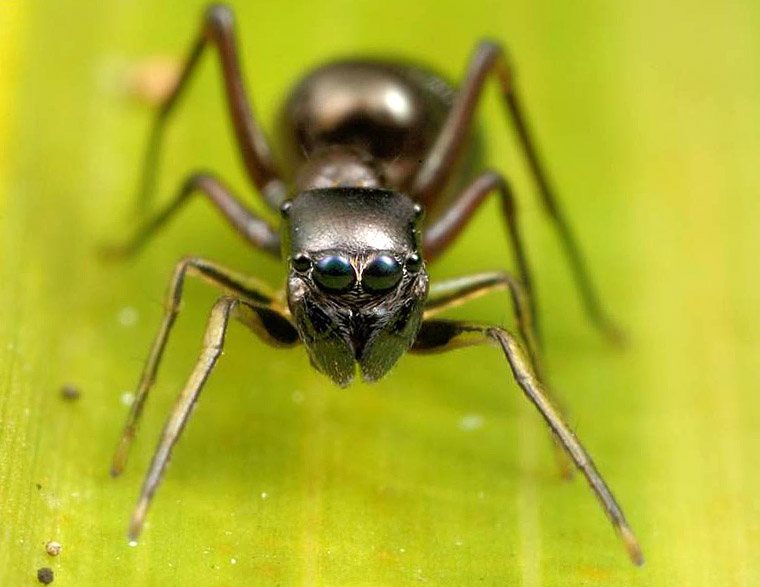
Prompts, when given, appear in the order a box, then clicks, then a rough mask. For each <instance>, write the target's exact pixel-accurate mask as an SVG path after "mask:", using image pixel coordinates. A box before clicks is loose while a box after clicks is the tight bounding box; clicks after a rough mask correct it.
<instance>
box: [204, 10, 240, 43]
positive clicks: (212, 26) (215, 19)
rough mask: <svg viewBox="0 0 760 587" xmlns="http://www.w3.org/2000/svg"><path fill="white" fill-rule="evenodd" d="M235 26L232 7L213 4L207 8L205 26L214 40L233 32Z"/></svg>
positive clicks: (207, 32)
mask: <svg viewBox="0 0 760 587" xmlns="http://www.w3.org/2000/svg"><path fill="white" fill-rule="evenodd" d="M234 26H235V16H234V14H233V13H232V9H231V8H230V7H229V6H226V5H224V4H211V5H210V6H209V7H208V8H207V9H206V14H205V16H204V28H205V31H206V34H207V35H209V36H210V37H211V38H212V39H213V40H217V39H218V38H219V37H221V36H223V35H225V34H229V33H231V32H232V30H233V28H234Z"/></svg>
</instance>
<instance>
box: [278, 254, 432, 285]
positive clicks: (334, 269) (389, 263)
mask: <svg viewBox="0 0 760 587" xmlns="http://www.w3.org/2000/svg"><path fill="white" fill-rule="evenodd" d="M406 265H407V269H409V270H410V271H418V270H419V268H420V266H421V265H422V259H421V258H420V257H419V255H417V254H412V255H411V256H410V257H409V259H407V263H406ZM310 267H312V262H311V259H309V258H308V257H307V256H306V255H297V256H295V257H294V258H293V268H294V269H295V270H296V271H307V270H308V269H309V268H310ZM403 274H404V270H403V267H402V266H401V263H399V262H398V261H397V260H396V259H395V257H392V256H391V255H378V256H377V257H375V258H374V259H372V260H371V261H370V262H369V263H367V265H366V266H365V267H364V271H362V287H364V289H365V290H367V291H370V292H373V293H379V292H384V291H388V290H390V289H393V288H394V287H396V285H398V282H399V281H401V277H402V276H403ZM311 277H312V279H313V280H314V282H315V283H316V284H317V285H318V286H319V287H320V288H321V289H323V290H325V291H329V292H342V291H347V290H349V289H351V288H352V287H353V286H354V284H355V283H356V273H355V272H354V268H353V266H352V265H351V262H350V261H349V260H348V259H346V258H345V257H341V256H339V255H329V256H327V257H323V258H321V259H320V260H319V261H317V262H315V263H314V264H313V269H312V272H311Z"/></svg>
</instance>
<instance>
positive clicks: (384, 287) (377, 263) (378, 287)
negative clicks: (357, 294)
mask: <svg viewBox="0 0 760 587" xmlns="http://www.w3.org/2000/svg"><path fill="white" fill-rule="evenodd" d="M402 275H403V270H402V268H401V264H400V263H399V262H398V261H396V259H394V258H393V257H391V256H390V255H378V256H377V257H375V258H374V259H372V261H370V262H369V263H368V264H367V266H366V267H365V268H364V271H362V286H363V287H364V289H365V290H367V291H371V292H376V293H378V292H383V291H388V290H390V289H393V288H394V287H396V285H397V284H398V282H399V281H400V280H401V276H402Z"/></svg>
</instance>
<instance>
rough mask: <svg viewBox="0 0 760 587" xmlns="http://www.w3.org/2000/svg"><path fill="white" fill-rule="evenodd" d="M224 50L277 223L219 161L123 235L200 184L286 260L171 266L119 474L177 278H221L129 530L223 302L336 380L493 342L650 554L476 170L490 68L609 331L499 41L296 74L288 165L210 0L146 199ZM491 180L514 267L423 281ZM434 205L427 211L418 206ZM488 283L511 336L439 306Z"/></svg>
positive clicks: (144, 504) (187, 402) (226, 22)
mask: <svg viewBox="0 0 760 587" xmlns="http://www.w3.org/2000/svg"><path fill="white" fill-rule="evenodd" d="M208 46H210V47H213V48H215V49H216V52H217V55H218V57H219V59H220V61H221V67H222V72H223V79H224V86H225V90H226V97H227V102H228V107H229V112H230V114H231V117H232V123H233V127H234V130H235V135H236V139H237V143H238V147H239V149H240V153H241V156H242V160H243V164H244V165H245V168H246V170H247V172H248V175H249V176H250V179H251V181H252V183H253V185H254V187H255V188H256V191H257V192H258V193H259V194H261V196H263V198H264V200H265V202H266V203H267V205H268V206H269V207H270V208H271V209H272V210H274V211H276V212H277V214H279V215H281V219H282V221H281V226H280V227H279V229H275V228H273V227H272V226H270V224H269V222H267V221H266V220H265V219H263V218H262V217H260V216H258V215H257V214H255V213H253V212H252V211H250V210H249V209H248V208H247V207H246V206H245V205H244V204H242V203H241V202H240V201H239V200H238V198H236V197H235V196H234V195H233V194H232V193H231V191H230V190H229V188H227V187H226V186H225V185H224V184H223V183H222V182H221V181H220V180H219V179H217V178H216V177H215V176H213V175H211V174H209V173H195V174H193V175H190V176H189V178H188V179H187V181H186V182H185V183H184V185H183V186H182V187H181V189H180V190H179V191H178V193H177V194H176V196H175V198H174V199H173V200H172V201H171V203H170V204H169V205H168V206H167V207H166V208H165V209H164V210H163V211H161V212H160V213H158V214H156V215H155V216H153V217H152V218H151V219H149V220H148V221H146V222H145V223H144V224H143V225H142V226H141V227H140V228H139V229H138V231H137V233H136V234H135V236H134V237H133V239H132V240H130V242H129V243H128V244H127V245H126V246H124V247H122V248H120V251H121V252H122V253H125V254H129V253H134V252H135V251H137V250H138V249H139V248H140V246H141V245H142V244H144V243H145V242H146V241H147V240H148V239H149V238H150V237H151V236H153V234H154V233H155V232H156V231H157V230H158V229H159V228H160V227H161V226H162V225H163V224H164V223H165V221H167V220H168V219H169V218H170V217H171V216H172V215H173V214H174V212H176V211H177V210H178V209H179V208H180V207H181V206H182V205H183V203H184V202H185V201H186V200H187V199H188V198H189V197H190V196H191V195H192V194H196V193H197V194H200V195H202V196H204V197H206V198H208V200H209V201H210V202H211V203H212V204H213V205H214V206H215V207H216V208H217V210H218V211H219V212H220V213H221V214H222V216H223V217H224V218H225V219H226V220H227V221H228V222H229V223H230V224H231V225H232V227H233V228H234V229H235V230H236V231H237V232H238V233H239V234H240V235H241V236H242V237H243V238H244V239H245V240H246V241H247V242H248V243H249V244H250V245H252V246H253V247H255V248H257V249H259V250H261V251H263V252H264V253H267V254H269V255H272V256H274V257H278V258H282V259H283V261H284V262H285V263H286V266H287V271H288V276H287V283H286V288H285V292H284V293H279V294H278V293H276V292H273V291H271V290H270V289H269V288H268V287H267V286H265V285H263V284H262V283H260V282H259V281H258V280H256V279H254V278H251V277H248V276H245V275H241V274H239V273H236V272H234V271H231V270H229V269H227V268H225V267H223V266H221V265H219V264H217V263H214V262H211V261H208V260H205V259H200V258H196V257H189V258H185V259H183V260H182V261H181V262H180V263H179V264H178V265H177V266H176V268H175V270H174V274H173V277H172V279H171V282H170V284H169V289H168V292H167V296H166V309H165V316H164V320H163V323H162V325H161V328H160V330H159V333H158V335H157V337H156V339H155V341H154V343H153V346H152V348H151V351H150V354H149V356H148V358H147V361H146V364H145V367H144V370H143V373H142V377H141V379H140V382H139V386H138V389H137V394H136V399H135V402H134V403H133V405H132V408H131V412H130V414H129V418H128V421H127V424H126V427H125V429H124V433H123V436H122V438H121V442H120V444H119V446H118V449H117V452H116V455H115V458H114V463H113V466H112V473H113V474H114V475H118V474H119V473H121V471H122V470H123V468H124V465H125V462H126V458H127V453H128V451H129V447H130V445H131V443H132V439H133V438H134V435H135V432H136V427H137V423H138V420H139V417H140V414H141V412H142V409H143V406H144V404H145V400H146V399H147V396H148V392H149V390H150V388H151V386H152V384H153V381H154V379H155V376H156V371H157V368H158V364H159V362H160V359H161V355H162V353H163V350H164V347H165V345H166V341H167V338H168V336H169V333H170V331H171V328H172V325H173V324H174V321H175V318H176V316H177V313H178V311H179V308H180V300H181V297H182V289H183V284H184V280H185V277H186V276H188V275H194V276H199V277H201V278H202V279H204V280H205V281H207V282H209V283H211V284H213V285H215V286H217V287H218V288H219V289H221V290H223V291H224V292H225V294H226V295H224V296H223V297H221V298H219V300H218V301H217V302H216V304H215V305H214V307H213V309H212V310H211V315H210V318H209V322H208V326H207V329H206V334H205V338H204V343H203V348H202V351H201V354H200V357H199V359H198V362H197V364H196V366H195V368H194V370H193V372H192V374H191V375H190V378H189V380H188V382H187V384H186V385H185V387H184V389H183V390H182V392H181V393H180V395H179V397H178V399H177V402H176V404H175V406H174V408H173V410H172V412H171V414H170V416H169V420H168V422H167V424H166V427H165V428H164V431H163V435H162V437H161V439H160V442H159V445H158V448H157V449H156V452H155V455H154V458H153V462H152V464H151V467H150V470H149V472H148V474H147V477H146V480H145V484H144V486H143V489H142V492H141V495H140V498H139V501H138V504H137V507H136V510H135V512H134V515H133V518H132V523H131V526H130V531H129V534H130V537H131V539H132V540H135V539H136V538H137V536H138V534H139V532H140V530H141V528H142V525H143V521H144V519H145V514H146V512H147V509H148V506H149V503H150V501H151V498H152V497H153V494H154V492H155V491H156V488H157V487H158V485H159V483H160V480H161V477H162V475H163V472H164V469H165V467H166V464H167V462H168V461H169V457H170V455H171V451H172V447H173V446H174V444H175V442H176V441H177V439H178V437H179V435H180V433H181V431H182V428H183V427H184V425H185V424H186V422H187V420H188V418H189V415H190V413H191V410H192V407H193V405H194V404H195V402H196V400H197V398H198V395H199V393H200V391H201V388H202V386H203V384H204V383H205V382H206V379H207V378H208V376H209V374H210V372H211V370H212V368H213V367H214V364H215V363H216V360H217V358H218V357H219V355H220V353H221V350H222V346H223V343H224V336H225V331H226V328H227V325H228V321H229V320H230V318H232V319H235V320H238V321H240V322H242V323H243V324H245V325H246V326H248V327H249V328H250V329H251V330H252V331H253V332H254V333H255V334H256V335H258V336H259V337H260V338H261V339H262V340H263V341H264V342H267V343H269V344H271V345H274V346H276V347H292V346H296V345H298V344H303V345H304V347H305V348H306V351H307V353H308V355H309V358H310V360H311V363H312V365H313V366H314V367H315V368H316V369H317V370H319V371H321V372H322V373H324V374H325V375H326V376H328V377H329V378H330V379H332V380H333V381H334V382H335V383H336V384H338V385H340V386H346V385H348V384H349V383H350V382H351V381H352V379H353V377H354V374H355V371H356V369H357V366H358V369H359V370H360V372H361V376H362V377H363V379H365V380H366V381H375V380H377V379H379V378H381V377H382V376H383V375H385V374H386V373H387V372H388V371H389V370H390V369H391V368H392V367H393V365H394V364H395V363H396V362H397V361H398V359H399V358H400V357H401V356H402V355H403V354H404V353H406V352H412V353H432V352H443V351H448V350H450V349H454V348H458V347H462V346H467V345H479V344H483V343H495V344H496V345H497V346H498V347H500V348H501V350H502V351H503V353H504V356H505V358H506V360H507V362H508V364H509V367H510V369H511V371H512V373H513V375H514V377H515V379H516V381H517V383H518V384H519V386H520V387H521V388H522V390H523V392H524V393H525V395H526V396H527V397H528V399H529V400H530V401H531V402H532V403H533V404H534V405H535V406H536V408H537V409H538V410H539V412H540V413H541V415H542V416H543V418H544V419H545V421H546V423H547V424H548V425H549V427H550V429H551V430H552V432H553V433H554V436H555V439H556V441H557V444H558V446H561V447H562V448H564V450H565V451H566V453H567V455H569V457H570V458H571V459H572V460H573V461H574V463H575V464H576V465H577V467H578V468H579V469H580V470H581V471H582V473H583V474H584V475H585V476H586V478H587V480H588V482H589V483H590V485H591V488H592V490H593V491H594V493H595V494H596V496H597V497H598V498H599V500H600V502H601V504H602V506H603V507H604V509H605V511H606V513H607V515H608V516H609V518H610V519H611V521H612V523H613V525H614V527H615V528H616V530H617V531H618V533H619V534H620V536H621V537H622V539H623V541H624V543H625V545H626V547H627V549H628V552H629V554H630V556H631V558H632V560H633V561H634V562H636V563H640V562H641V561H642V555H641V551H640V549H639V546H638V543H637V541H636V538H635V537H634V535H633V532H632V531H631V529H630V528H629V526H628V524H627V522H626V520H625V518H624V516H623V513H622V511H621V510H620V507H619V506H618V505H617V503H616V501H615V499H614V497H613V496H612V494H611V492H610V491H609V489H608V488H607V485H606V484H605V482H604V481H603V479H602V477H601V476H600V475H599V473H598V472H597V470H596V468H595V467H594V464H593V462H592V461H591V458H590V457H589V456H588V454H587V453H586V451H585V450H584V448H583V447H582V446H581V444H580V442H579V441H578V440H577V439H576V437H575V435H574V434H573V432H572V431H571V429H570V428H569V426H568V425H567V424H566V422H565V420H564V418H563V416H562V414H561V412H560V410H559V409H557V408H556V407H554V405H553V403H552V401H551V399H550V397H549V394H548V392H547V389H546V386H545V385H544V384H543V383H542V376H541V370H540V364H539V360H538V350H537V341H536V335H535V329H534V324H535V303H534V299H533V295H532V287H531V281H530V277H529V273H528V267H527V264H526V258H525V255H524V253H523V248H522V242H521V239H520V234H519V231H518V226H517V220H516V213H515V203H514V200H513V198H512V194H511V192H510V188H509V185H508V183H507V181H506V180H505V179H504V177H503V176H502V175H501V174H499V173H498V172H494V171H486V172H481V173H479V174H474V173H473V172H472V168H473V164H474V162H476V161H475V159H476V158H475V157H474V156H473V155H474V153H476V149H475V146H476V145H475V140H476V137H475V135H474V133H473V131H472V128H471V127H472V126H473V125H472V117H473V114H474V112H475V108H476V105H477V102H478V99H479V96H480V94H481V91H482V88H483V86H484V83H485V82H486V81H487V80H489V79H491V78H493V79H495V81H497V82H498V85H499V88H500V90H501V95H502V98H503V102H504V106H505V109H506V112H507V114H508V116H509V117H510V118H511V120H512V122H513V123H514V125H515V127H516V130H517V135H518V138H519V142H520V145H521V147H522V149H523V151H524V153H525V155H526V158H527V162H528V164H529V166H530V168H531V171H532V173H533V175H534V177H535V179H536V181H537V184H538V188H539V193H540V194H541V196H542V200H543V204H544V205H545V208H546V210H547V212H548V213H549V216H550V218H551V220H552V222H553V223H554V224H555V226H556V227H557V230H558V232H559V236H560V238H561V240H562V243H563V246H564V247H565V250H566V252H567V254H568V258H569V261H570V264H571V266H572V268H573V270H574V275H575V278H576V281H577V283H578V285H579V288H580V292H581V294H582V296H583V299H584V301H585V305H586V309H587V311H588V314H589V316H590V318H591V319H592V321H593V322H594V323H595V324H596V325H597V326H598V327H599V328H600V329H601V330H602V331H603V332H605V333H607V334H609V335H611V336H614V329H613V328H612V327H611V325H610V324H609V322H608V321H607V320H606V319H605V317H604V314H603V313H602V312H601V310H600V306H599V304H598V302H597V298H596V296H595V293H594V290H593V288H592V287H591V284H590V280H589V279H588V277H587V273H586V270H585V268H584V265H583V263H582V261H581V256H580V254H579V252H578V249H577V247H576V245H575V242H574V240H573V238H572V236H571V233H570V230H569V228H568V224H567V223H566V221H565V219H564V216H563V215H562V214H561V212H560V209H559V207H558V205H557V200H556V198H555V196H554V195H553V192H552V190H551V187H550V185H549V182H548V181H547V178H546V174H545V173H544V171H543V169H542V167H541V164H540V162H539V158H538V156H537V154H536V150H535V148H534V144H533V141H532V139H531V135H530V133H529V131H528V128H527V126H526V123H525V119H524V116H523V113H522V109H521V106H520V103H519V102H518V98H517V94H516V92H515V82H514V75H513V70H512V68H511V67H510V64H509V62H508V60H507V58H506V56H505V53H504V51H503V50H502V48H501V47H500V46H499V45H498V44H496V43H493V42H488V41H486V42H481V43H480V44H479V45H478V46H477V48H476V50H475V53H474V55H473V57H472V60H471V62H470V64H469V66H468V68H467V71H466V75H465V79H464V81H463V82H462V84H461V85H460V86H459V87H458V88H455V87H453V86H452V85H451V84H449V83H448V82H447V81H446V80H444V79H443V78H442V77H440V76H439V75H436V74H435V73H433V72H431V71H430V70H428V69H426V68H424V67H420V66H417V65H413V64H410V63H397V62H390V61H383V60H372V59H350V60H343V61H336V62H332V63H328V64H326V65H324V66H322V67H320V68H318V69H315V70H313V71H312V72H311V73H309V74H308V75H307V76H306V77H304V78H303V79H302V81H301V82H300V83H299V84H298V85H297V86H296V87H295V89H294V90H293V91H292V92H291V94H290V97H289V99H288V100H287V102H286V103H285V106H284V108H283V110H282V117H281V120H280V128H281V130H282V139H283V141H282V142H283V144H284V145H285V149H284V150H285V151H287V153H286V163H287V166H285V167H280V164H279V163H278V162H276V161H275V157H274V155H273V153H272V151H271V150H270V147H269V144H268V141H267V139H266V137H265V136H264V134H263V132H262V130H261V129H260V127H259V125H258V123H257V122H256V119H255V118H254V116H253V113H252V110H251V106H250V102H249V100H248V97H247V95H246V91H245V87H244V84H243V80H242V74H241V68H240V63H239V58H238V53H237V48H236V42H235V34H234V22H233V16H232V13H231V11H230V9H229V8H227V7H225V6H222V5H212V6H210V7H209V8H208V9H207V10H206V12H205V14H204V17H203V21H202V26H201V31H200V34H199V35H198V38H197V39H196V41H195V42H194V44H193V46H192V49H191V52H190V55H189V57H188V59H187V61H186V63H185V65H184V68H183V70H182V73H181V76H180V78H179V81H178V82H177V84H176V86H175V87H174V89H173V90H172V92H171V93H170V95H169V96H168V97H167V98H166V100H165V101H164V103H163V105H162V106H161V108H160V110H159V112H158V116H157V119H156V121H155V123H154V126H153V132H152V134H151V137H150V141H149V146H148V151H147V156H146V161H145V167H144V175H143V183H142V188H141V197H140V200H141V202H142V204H143V205H147V204H148V200H149V198H150V196H151V194H152V191H153V183H154V178H155V175H156V171H157V167H158V155H159V151H160V145H161V142H162V138H163V133H164V129H165V126H166V122H167V120H168V119H169V116H170V115H171V113H172V112H173V111H174V110H175V106H176V104H177V102H178V99H179V97H180V96H181V94H182V92H183V90H184V89H185V87H186V86H187V82H188V81H189V79H190V78H191V76H192V74H193V72H194V70H195V69H196V65H197V63H198V61H199V59H200V57H201V55H202V53H203V52H204V49H205V48H206V47H208ZM491 193H496V194H498V196H499V198H500V200H501V204H502V210H503V215H504V219H505V223H506V228H507V234H508V236H509V239H510V242H511V245H512V249H513V252H514V257H515V263H516V266H517V277H513V276H512V275H511V274H510V273H506V272H502V271H499V272H492V273H484V274H478V275H473V276H469V277H463V278H459V279H453V280H449V281H446V282H443V283H440V284H433V285H431V284H429V279H428V273H427V266H428V264H430V263H431V262H433V261H434V260H435V259H436V258H437V257H438V256H439V255H440V253H441V252H442V251H443V250H444V249H446V247H447V246H448V245H449V244H450V243H451V242H452V241H453V240H454V239H455V238H456V237H457V235H458V234H459V233H460V232H461V230H462V229H463V228H464V226H465V225H466V224H467V221H468V220H469V219H470V217H471V216H472V214H473V213H474V211H475V210H476V209H477V208H478V206H479V205H480V203H481V202H483V200H484V199H485V198H486V196H488V195H489V194H491ZM423 211H424V213H423ZM496 289H506V290H508V291H509V293H510V297H511V301H512V304H513V306H514V310H515V315H516V318H517V325H518V328H519V337H518V336H516V335H513V334H512V333H510V332H509V331H508V330H506V329H505V328H502V327H501V326H498V325H487V324H485V325H484V324H477V323H470V322H461V321H452V320H443V319H438V318H434V317H433V316H434V315H436V314H438V313H439V312H440V311H442V310H444V309H446V308H449V307H451V306H453V305H456V304H459V303H462V302H464V301H466V300H468V299H470V298H472V297H475V296H479V295H482V294H484V293H487V292H489V291H493V290H496Z"/></svg>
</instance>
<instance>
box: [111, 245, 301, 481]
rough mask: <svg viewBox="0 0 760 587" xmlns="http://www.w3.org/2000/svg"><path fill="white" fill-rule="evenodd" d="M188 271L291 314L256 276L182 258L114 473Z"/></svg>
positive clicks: (130, 435)
mask: <svg viewBox="0 0 760 587" xmlns="http://www.w3.org/2000/svg"><path fill="white" fill-rule="evenodd" d="M187 275H194V276H198V277H201V278H202V279H203V280H205V281H207V282H209V283H211V284H212V285H214V286H216V287H218V288H220V289H222V290H224V291H226V292H228V293H231V294H233V295H235V296H237V297H238V298H240V299H242V300H245V301H246V302H248V303H251V304H255V305H257V306H262V307H268V308H271V309H272V310H275V311H279V312H280V313H281V314H283V315H287V311H286V310H285V308H284V307H283V306H281V305H280V303H279V302H278V301H277V300H276V299H275V297H274V294H272V293H271V292H269V291H268V288H267V287H266V286H264V285H262V284H261V283H260V282H259V281H258V280H256V279H255V278H252V277H248V276H245V275H241V274H239V273H235V272H233V271H231V270H229V269H227V268H225V267H223V266H221V265H218V264H216V263H214V262H212V261H206V260H204V259H200V258H197V257H188V258H186V259H183V260H182V261H180V263H179V264H177V266H176V267H175V269H174V274H173V275H172V279H171V281H170V282H169V287H168V289H167V292H166V298H165V302H164V307H165V310H164V318H163V321H162V322H161V327H160V329H159V331H158V334H157V335H156V338H155V339H154V341H153V346H151V349H150V353H149V354H148V358H147V359H146V361H145V365H144V367H143V371H142V375H141V376H140V380H139V383H138V385H137V391H136V394H135V401H134V402H133V403H132V407H131V408H130V412H129V416H127V422H126V424H125V425H124V431H123V433H122V436H121V439H120V440H119V444H118V446H117V448H116V453H115V454H114V458H113V464H112V465H111V475H113V476H114V477H115V476H118V475H120V474H121V473H122V471H123V470H124V466H125V465H126V461H127V456H128V454H129V449H130V447H131V446H132V440H133V439H134V436H135V433H136V432H137V425H138V422H139V420H140V416H141V415H142V410H143V407H144V406H145V401H146V400H147V399H148V393H149V392H150V389H151V387H152V386H153V382H154V381H155V378H156V372H157V371H158V365H159V363H160V362H161V357H162V355H163V353H164V348H166V342H167V340H168V339H169V334H170V332H171V329H172V327H173V326H174V321H175V319H176V318H177V314H178V313H179V309H180V302H181V301H182V290H183V287H184V284H185V277H186V276H187Z"/></svg>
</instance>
